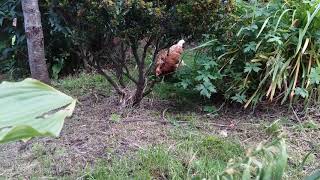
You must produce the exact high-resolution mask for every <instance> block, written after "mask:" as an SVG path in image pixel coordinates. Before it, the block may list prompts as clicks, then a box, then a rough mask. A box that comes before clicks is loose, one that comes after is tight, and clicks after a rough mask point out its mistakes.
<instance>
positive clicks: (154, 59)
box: [145, 38, 160, 76]
mask: <svg viewBox="0 0 320 180" xmlns="http://www.w3.org/2000/svg"><path fill="white" fill-rule="evenodd" d="M159 42H160V38H158V39H157V41H156V44H155V46H156V48H155V50H154V52H153V57H152V63H151V64H150V66H149V68H148V69H147V71H146V72H145V76H148V75H149V74H150V72H151V71H152V69H153V67H154V65H155V63H156V58H157V54H158V52H159Z"/></svg>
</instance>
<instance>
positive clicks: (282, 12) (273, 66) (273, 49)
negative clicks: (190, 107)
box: [178, 0, 320, 107]
mask: <svg viewBox="0 0 320 180" xmlns="http://www.w3.org/2000/svg"><path fill="white" fill-rule="evenodd" d="M233 8H234V9H233V12H230V13H229V14H222V15H220V16H221V20H219V21H217V22H216V23H215V24H214V26H215V28H214V29H212V31H210V32H209V35H208V36H207V37H206V40H207V41H209V40H210V39H211V40H210V41H209V42H208V43H205V44H204V45H201V46H199V47H197V48H195V49H194V51H196V52H194V54H195V55H194V60H193V63H192V64H189V66H190V69H188V70H185V71H186V72H182V73H180V75H178V77H179V78H180V82H179V83H178V84H180V85H181V86H182V87H184V88H193V87H198V88H196V90H197V91H199V92H200V94H201V95H204V96H206V97H210V96H211V94H213V93H216V92H218V93H222V94H224V96H225V98H226V99H231V100H233V101H236V102H239V103H243V104H245V107H248V106H249V105H253V106H254V105H256V104H257V103H259V102H261V101H264V100H270V101H276V102H281V103H282V104H283V103H286V102H288V101H290V102H296V101H297V100H299V99H301V98H302V99H306V100H312V99H316V98H315V97H317V96H319V94H318V90H317V89H318V85H319V80H320V76H319V74H320V73H319V65H320V64H319V58H320V56H319V54H320V44H319V41H318V39H319V38H320V36H319V35H320V34H319V29H320V22H319V18H318V17H319V16H320V12H319V11H320V2H319V1H303V2H301V1H298V0H293V1H289V2H288V1H282V0H271V1H268V2H267V3H266V2H262V1H252V2H245V1H242V0H239V1H236V2H235V3H234V6H233ZM212 39H213V40H212ZM198 54H202V56H201V57H200V56H199V55H198ZM200 61H202V62H203V61H204V62H203V63H204V64H208V63H211V64H215V67H213V68H211V69H208V67H205V66H204V67H201V66H194V65H193V64H200V63H199V62H200ZM190 71H191V73H190V74H189V76H186V75H184V74H188V72H190ZM197 73H200V74H197ZM208 74H211V75H212V76H213V77H215V78H208ZM200 79H201V81H199V80H200ZM208 79H209V81H208ZM187 83H188V84H187ZM199 83H200V85H199ZM211 84H212V86H213V87H215V88H214V89H213V88H212V86H211ZM208 87H210V88H208Z"/></svg>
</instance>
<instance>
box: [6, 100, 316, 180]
mask: <svg viewBox="0 0 320 180" xmlns="http://www.w3.org/2000/svg"><path fill="white" fill-rule="evenodd" d="M181 110H183V111H181ZM121 112H122V113H121V116H122V117H121V118H119V117H117V115H118V114H119V110H118V109H117V108H116V106H115V101H114V98H113V97H103V96H99V95H95V94H90V95H87V96H83V97H81V98H79V103H78V105H77V108H76V110H75V113H74V115H73V117H72V118H70V119H67V120H66V123H65V126H64V128H63V131H62V133H61V136H60V137H59V138H37V139H34V140H31V141H29V142H27V143H23V142H15V143H11V144H6V145H0V160H1V163H0V179H1V177H4V179H6V178H8V179H17V178H18V177H20V178H23V179H31V178H32V177H39V176H40V177H43V178H46V177H76V178H79V179H81V177H82V176H83V173H85V172H86V171H90V168H91V167H92V166H93V165H94V163H95V162H96V161H97V160H99V159H108V158H110V154H111V153H112V154H114V153H116V154H118V155H123V154H126V153H130V152H132V151H136V150H138V149H141V148H142V149H144V148H147V147H148V146H154V145H158V144H170V143H174V140H173V139H172V137H170V136H169V135H168V134H169V131H170V130H171V129H172V128H173V125H172V123H163V121H164V120H168V119H169V118H170V117H175V118H176V119H178V121H177V123H179V124H180V125H181V126H182V127H183V126H187V123H185V122H186V121H190V117H191V119H192V121H193V122H192V124H193V127H194V128H196V129H197V130H199V131H202V132H204V133H208V134H214V135H217V136H228V137H230V138H233V139H237V140H238V141H239V142H240V143H242V145H243V146H246V147H247V146H249V145H250V146H252V145H254V144H257V143H259V142H261V141H262V140H264V139H266V137H267V134H266V133H265V132H264V131H263V128H264V125H266V126H267V125H269V124H270V123H271V122H272V121H275V120H277V119H285V122H286V123H285V124H284V129H283V130H284V132H285V133H286V134H287V136H288V137H290V138H289V139H288V144H289V145H288V146H289V148H288V149H289V153H290V157H292V158H290V159H289V163H290V164H291V165H293V166H295V165H298V163H299V161H300V160H301V159H303V157H304V156H305V155H306V154H307V153H308V152H309V151H310V150H314V149H316V147H318V150H315V152H314V155H315V156H314V159H313V161H312V163H310V164H309V165H306V167H305V168H304V169H305V171H306V172H311V171H313V170H315V169H316V168H319V167H320V163H319V162H320V153H319V144H320V136H319V129H312V130H308V129H303V130H301V131H303V133H301V131H298V130H297V128H296V127H297V126H296V125H294V124H297V122H299V121H304V120H306V119H308V118H309V116H308V118H307V117H302V115H300V114H297V116H298V119H297V116H295V115H294V114H292V113H291V112H289V113H288V109H279V108H277V107H269V108H262V109H258V110H256V111H255V112H254V113H251V112H250V111H243V110H242V109H241V108H238V107H223V108H222V110H221V112H219V114H218V115H206V114H204V113H201V112H200V111H199V109H198V108H197V107H188V108H187V107H180V108H178V107H177V106H175V103H174V102H170V101H164V100H151V99H146V100H145V101H144V102H143V104H142V106H141V107H140V108H139V109H136V110H126V111H121ZM312 113H313V116H312V117H313V120H314V121H317V122H318V123H319V118H318V116H317V115H318V114H317V113H318V112H317V110H314V111H312ZM163 117H165V119H164V118H163ZM300 118H301V119H300ZM299 123H301V122H299Z"/></svg>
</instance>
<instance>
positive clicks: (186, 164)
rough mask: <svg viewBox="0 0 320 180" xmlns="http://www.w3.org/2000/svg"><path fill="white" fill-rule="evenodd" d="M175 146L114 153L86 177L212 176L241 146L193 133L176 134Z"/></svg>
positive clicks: (157, 177) (156, 177)
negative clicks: (123, 153) (128, 152)
mask: <svg viewBox="0 0 320 180" xmlns="http://www.w3.org/2000/svg"><path fill="white" fill-rule="evenodd" d="M177 138H178V140H179V142H180V143H178V144H177V145H176V146H175V147H172V148H168V147H163V146H161V145H160V146H156V147H150V148H148V149H146V150H139V151H138V152H137V153H135V154H134V156H129V157H117V156H112V158H111V161H110V162H108V163H103V162H102V163H100V164H98V166H97V167H96V168H95V170H94V171H93V173H91V174H89V175H87V176H86V179H159V178H160V179H161V178H164V177H165V178H166V179H202V178H211V177H213V176H214V175H215V174H217V173H218V172H219V171H222V170H223V169H224V167H225V166H226V164H227V163H226V162H227V160H228V159H229V158H234V157H237V156H241V155H242V154H243V150H242V148H241V147H240V146H239V145H238V144H236V143H233V142H230V141H228V140H222V139H219V138H217V137H213V136H202V135H199V134H197V135H195V134H190V133H185V132H184V133H183V134H179V135H177Z"/></svg>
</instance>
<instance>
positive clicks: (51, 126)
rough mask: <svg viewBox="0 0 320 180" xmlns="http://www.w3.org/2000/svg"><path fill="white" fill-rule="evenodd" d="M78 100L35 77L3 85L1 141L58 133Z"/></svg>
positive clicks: (1, 85) (1, 97)
mask: <svg viewBox="0 0 320 180" xmlns="http://www.w3.org/2000/svg"><path fill="white" fill-rule="evenodd" d="M75 105H76V100H75V99H73V98H72V97H70V96H67V95H65V94H63V93H61V92H60V91H57V90H55V89H54V88H52V87H50V86H48V85H46V84H43V83H41V82H40V81H37V80H34V79H26V80H24V81H21V82H14V83H13V82H3V83H1V84H0V106H1V109H0V143H6V142H9V141H15V140H20V139H24V140H26V139H29V138H32V137H36V136H58V135H59V134H60V131H61V129H62V127H63V124H64V119H65V118H66V117H68V116H71V115H72V113H73V110H74V108H75Z"/></svg>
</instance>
